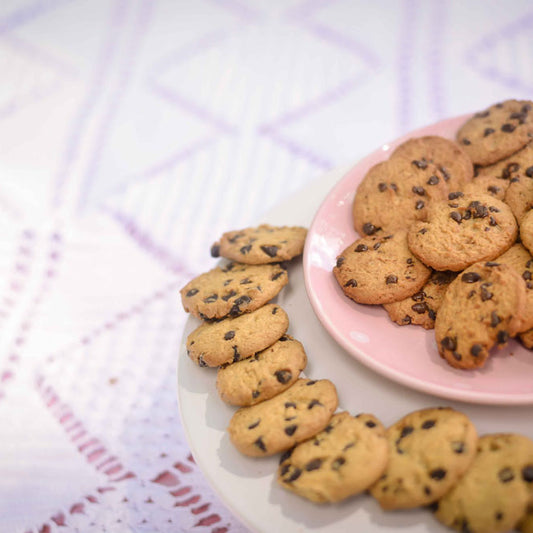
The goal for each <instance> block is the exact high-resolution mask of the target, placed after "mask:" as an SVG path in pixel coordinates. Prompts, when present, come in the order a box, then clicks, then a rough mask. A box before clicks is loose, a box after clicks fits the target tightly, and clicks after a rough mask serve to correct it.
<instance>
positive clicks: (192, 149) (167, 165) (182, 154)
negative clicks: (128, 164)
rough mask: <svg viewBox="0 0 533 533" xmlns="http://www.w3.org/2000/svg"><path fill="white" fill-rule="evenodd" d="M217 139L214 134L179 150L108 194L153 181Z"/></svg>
mask: <svg viewBox="0 0 533 533" xmlns="http://www.w3.org/2000/svg"><path fill="white" fill-rule="evenodd" d="M217 138H218V135H216V134H212V135H208V136H206V137H203V138H201V139H198V140H197V141H195V142H194V143H193V144H191V145H189V146H187V147H186V148H184V149H183V150H179V151H178V152H175V153H174V154H171V155H170V156H169V157H167V158H166V159H164V160H163V161H160V162H158V163H156V164H154V165H152V166H151V167H149V168H148V169H146V170H144V171H143V172H142V173H140V174H132V175H130V176H128V177H126V178H124V181H123V182H122V183H120V184H118V185H117V186H116V187H113V188H112V189H109V191H108V194H109V195H116V194H120V193H123V192H124V191H125V190H127V189H128V188H129V187H130V186H131V185H134V184H136V183H138V182H140V181H149V180H151V179H154V178H157V177H158V176H160V175H161V174H163V173H164V172H166V171H168V170H170V169H172V168H175V167H176V166H177V165H178V164H180V163H181V162H182V161H184V160H186V159H188V158H190V157H192V156H193V155H194V154H196V153H197V152H200V151H201V150H204V149H205V148H207V147H208V146H211V145H212V144H213V143H214V142H215V141H216V140H217ZM102 205H103V204H102Z"/></svg>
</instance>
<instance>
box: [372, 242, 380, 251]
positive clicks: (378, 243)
mask: <svg viewBox="0 0 533 533" xmlns="http://www.w3.org/2000/svg"><path fill="white" fill-rule="evenodd" d="M380 246H381V243H380V242H377V243H376V244H374V246H372V248H374V250H377V249H378V248H379V247H380Z"/></svg>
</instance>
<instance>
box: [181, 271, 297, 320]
mask: <svg viewBox="0 0 533 533" xmlns="http://www.w3.org/2000/svg"><path fill="white" fill-rule="evenodd" d="M287 283H288V276H287V272H286V270H284V269H283V268H282V267H281V266H279V265H277V264H273V265H243V264H240V263H233V262H232V263H229V264H227V265H226V266H219V267H216V268H213V269H212V270H210V271H209V272H205V273H203V274H200V275H199V276H197V277H196V278H194V279H192V280H191V281H189V283H187V285H185V287H183V288H182V289H181V290H180V294H181V301H182V304H183V308H184V309H185V311H186V312H188V313H189V312H190V313H191V314H192V315H194V316H196V317H198V318H202V319H204V320H210V319H214V318H225V317H227V316H231V317H235V316H238V315H240V314H242V313H249V312H250V311H254V310H255V309H258V308H259V307H261V306H262V305H264V304H265V303H267V302H268V301H270V300H272V298H274V297H275V296H276V295H277V294H278V293H279V291H280V290H281V289H282V288H283V287H284V286H285V285H286V284H287Z"/></svg>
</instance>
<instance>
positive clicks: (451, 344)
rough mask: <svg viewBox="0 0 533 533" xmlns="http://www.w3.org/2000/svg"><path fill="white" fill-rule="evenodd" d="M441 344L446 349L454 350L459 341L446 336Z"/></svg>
mask: <svg viewBox="0 0 533 533" xmlns="http://www.w3.org/2000/svg"><path fill="white" fill-rule="evenodd" d="M440 345H441V346H442V348H443V349H444V350H449V351H450V352H453V351H454V350H455V349H456V348H457V342H456V341H455V340H454V339H452V338H451V337H444V338H443V339H442V340H441V341H440Z"/></svg>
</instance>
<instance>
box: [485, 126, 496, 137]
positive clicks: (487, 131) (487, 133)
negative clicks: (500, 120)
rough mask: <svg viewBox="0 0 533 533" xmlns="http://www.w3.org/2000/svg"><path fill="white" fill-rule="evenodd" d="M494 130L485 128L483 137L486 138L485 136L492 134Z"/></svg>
mask: <svg viewBox="0 0 533 533" xmlns="http://www.w3.org/2000/svg"><path fill="white" fill-rule="evenodd" d="M495 131H496V130H495V129H494V128H485V131H484V132H483V137H486V136H487V135H490V134H491V133H494V132H495Z"/></svg>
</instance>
